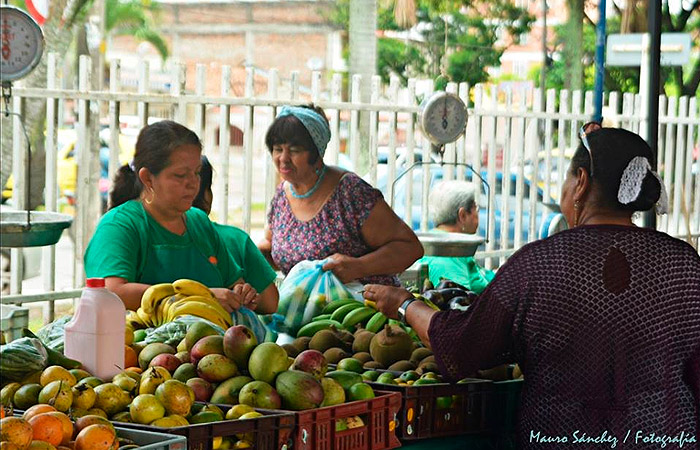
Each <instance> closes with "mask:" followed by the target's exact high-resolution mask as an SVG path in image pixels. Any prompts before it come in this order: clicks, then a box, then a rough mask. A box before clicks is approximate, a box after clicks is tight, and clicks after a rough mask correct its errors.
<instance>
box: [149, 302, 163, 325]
mask: <svg viewBox="0 0 700 450" xmlns="http://www.w3.org/2000/svg"><path fill="white" fill-rule="evenodd" d="M162 311H163V310H162V309H161V308H160V307H156V308H155V309H154V310H153V314H151V317H152V318H153V324H154V325H155V326H157V327H159V326H161V325H163V323H164V320H163V316H162Z"/></svg>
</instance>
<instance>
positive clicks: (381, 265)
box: [259, 105, 423, 285]
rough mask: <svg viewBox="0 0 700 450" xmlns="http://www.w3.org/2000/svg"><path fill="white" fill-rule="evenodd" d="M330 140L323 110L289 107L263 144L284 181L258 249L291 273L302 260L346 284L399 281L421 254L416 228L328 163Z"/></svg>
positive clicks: (360, 182)
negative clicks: (314, 262)
mask: <svg viewBox="0 0 700 450" xmlns="http://www.w3.org/2000/svg"><path fill="white" fill-rule="evenodd" d="M330 138H331V132H330V127H329V125H328V120H327V119H326V115H325V113H324V111H323V109H321V108H320V107H315V106H314V105H308V106H285V107H283V108H282V109H281V110H280V112H279V114H278V116H277V118H276V119H275V121H274V122H273V123H272V125H271V126H270V128H269V129H268V130H267V134H266V136H265V144H266V145H267V148H268V150H269V151H270V154H271V156H272V161H273V163H274V165H275V168H276V169H277V171H278V172H279V174H280V177H281V178H282V180H283V181H282V183H281V184H280V185H279V186H278V188H277V191H276V193H275V196H274V198H273V199H272V202H271V203H270V209H269V212H268V225H267V228H266V230H265V239H264V240H263V242H261V243H260V244H259V248H260V250H261V251H262V252H263V253H264V254H265V255H266V256H268V258H269V259H270V261H271V262H272V263H274V264H275V265H276V266H277V267H278V268H279V269H280V270H282V272H284V273H285V274H286V273H287V272H289V270H290V269H291V268H292V267H294V265H296V264H297V263H298V262H300V261H304V260H322V259H325V258H329V257H330V260H329V262H327V263H326V264H325V265H324V269H325V270H331V271H333V273H334V274H335V275H336V276H337V277H338V278H339V279H340V280H341V281H342V282H344V283H347V282H350V281H354V280H359V281H360V282H361V283H376V284H388V285H398V284H399V283H398V278H397V277H396V274H398V273H400V272H402V271H403V270H405V269H406V268H407V267H409V266H410V265H411V264H412V263H413V262H414V261H416V260H417V259H418V258H420V257H421V256H422V255H423V247H422V246H421V244H420V242H419V241H418V238H417V237H416V235H415V234H414V233H413V231H412V230H411V229H410V228H409V227H408V226H407V225H406V224H405V223H404V222H403V221H402V220H401V219H400V218H399V217H398V216H397V215H396V214H394V212H393V211H392V209H391V208H390V207H389V205H387V203H386V202H385V201H384V199H383V197H382V194H381V192H380V191H378V190H377V189H374V188H373V187H371V186H370V185H369V184H367V183H366V182H365V181H364V180H362V179H361V178H360V177H358V176H357V175H356V174H354V173H352V172H348V171H345V170H343V169H340V168H338V167H331V166H326V165H325V164H324V163H323V155H324V152H325V151H326V147H327V145H328V142H329V141H330Z"/></svg>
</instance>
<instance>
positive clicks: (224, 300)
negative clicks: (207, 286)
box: [211, 288, 243, 313]
mask: <svg viewBox="0 0 700 450" xmlns="http://www.w3.org/2000/svg"><path fill="white" fill-rule="evenodd" d="M211 291H212V292H213V293H214V296H215V297H216V299H217V300H218V301H219V303H221V306H223V307H224V309H225V310H226V311H227V312H229V313H231V312H233V311H235V310H238V308H240V307H241V305H242V304H243V298H242V297H241V295H240V294H238V293H236V292H234V291H232V290H231V289H226V288H211Z"/></svg>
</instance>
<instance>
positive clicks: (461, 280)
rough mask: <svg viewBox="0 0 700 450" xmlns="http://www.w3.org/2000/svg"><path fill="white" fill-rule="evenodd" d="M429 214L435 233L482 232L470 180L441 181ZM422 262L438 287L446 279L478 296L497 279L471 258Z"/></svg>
mask: <svg viewBox="0 0 700 450" xmlns="http://www.w3.org/2000/svg"><path fill="white" fill-rule="evenodd" d="M429 211H430V219H431V220H432V221H433V224H434V225H435V228H434V229H433V231H434V232H442V233H466V234H474V233H476V231H477V230H478V229H479V205H478V204H477V203H476V198H475V196H474V186H473V185H472V184H471V183H469V182H467V181H459V180H451V181H441V182H440V183H438V184H436V185H435V186H433V188H432V189H431V191H430V203H429ZM420 262H421V263H422V264H425V265H427V266H428V277H429V278H430V281H431V282H432V283H433V284H434V285H436V286H437V285H438V283H440V280H441V279H443V278H445V279H448V280H451V281H454V282H455V283H458V284H460V285H462V286H464V287H465V288H467V289H469V290H471V291H473V292H476V293H477V294H479V293H481V292H482V291H483V290H484V289H486V286H487V285H488V283H489V282H490V281H491V280H492V279H493V277H494V273H493V272H492V271H490V270H485V269H483V268H481V267H479V265H478V264H477V263H476V261H475V260H474V258H473V257H471V256H454V257H452V256H424V257H423V258H421V260H420Z"/></svg>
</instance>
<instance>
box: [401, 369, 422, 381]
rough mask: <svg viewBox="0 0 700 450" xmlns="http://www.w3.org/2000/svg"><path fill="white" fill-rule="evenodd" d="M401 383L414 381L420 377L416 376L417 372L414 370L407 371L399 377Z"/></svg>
mask: <svg viewBox="0 0 700 450" xmlns="http://www.w3.org/2000/svg"><path fill="white" fill-rule="evenodd" d="M399 378H400V379H401V381H411V380H413V381H416V380H417V379H418V378H420V375H418V372H416V371H415V370H407V371H405V372H404V373H402V374H401V376H399Z"/></svg>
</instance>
